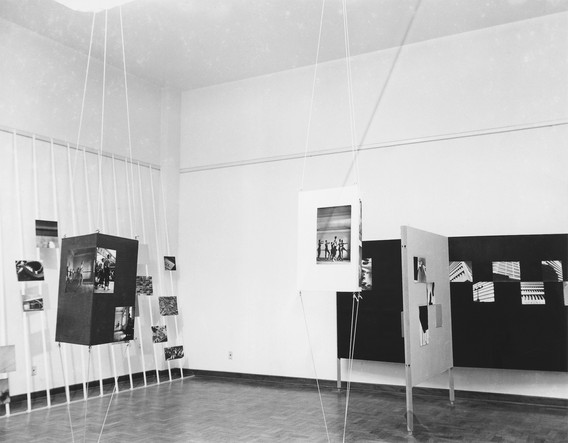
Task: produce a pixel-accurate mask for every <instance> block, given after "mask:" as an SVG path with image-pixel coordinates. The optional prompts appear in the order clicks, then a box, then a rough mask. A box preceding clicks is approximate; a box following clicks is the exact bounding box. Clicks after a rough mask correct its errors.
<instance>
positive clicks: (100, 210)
mask: <svg viewBox="0 0 568 443" xmlns="http://www.w3.org/2000/svg"><path fill="white" fill-rule="evenodd" d="M107 35H108V10H105V36H104V54H103V91H102V98H101V140H100V144H99V152H98V156H97V157H98V165H99V198H98V199H97V222H98V221H99V216H101V214H102V219H101V226H102V228H103V232H104V230H105V216H104V202H103V142H104V132H105V131H104V130H105V92H106V64H107Z"/></svg>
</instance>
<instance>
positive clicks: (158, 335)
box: [152, 325, 168, 343]
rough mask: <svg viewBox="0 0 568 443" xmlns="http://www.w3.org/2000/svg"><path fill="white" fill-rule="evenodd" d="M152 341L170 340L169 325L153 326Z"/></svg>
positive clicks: (162, 341)
mask: <svg viewBox="0 0 568 443" xmlns="http://www.w3.org/2000/svg"><path fill="white" fill-rule="evenodd" d="M152 341H153V342H154V343H164V342H166V341H168V328H167V326H165V325H164V326H152Z"/></svg>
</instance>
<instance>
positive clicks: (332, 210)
mask: <svg viewBox="0 0 568 443" xmlns="http://www.w3.org/2000/svg"><path fill="white" fill-rule="evenodd" d="M350 241H351V205H345V206H333V207H329V208H318V212H317V239H316V251H317V252H316V263H318V264H331V263H334V264H336V263H342V262H344V263H348V262H350V261H351V253H350V251H351V244H350Z"/></svg>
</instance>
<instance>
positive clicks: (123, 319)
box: [113, 306, 134, 342]
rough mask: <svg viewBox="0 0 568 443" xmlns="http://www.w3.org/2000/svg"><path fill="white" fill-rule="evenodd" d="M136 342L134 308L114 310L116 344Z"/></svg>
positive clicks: (122, 307)
mask: <svg viewBox="0 0 568 443" xmlns="http://www.w3.org/2000/svg"><path fill="white" fill-rule="evenodd" d="M130 340H134V306H118V307H116V308H115V309H114V338H113V341H114V342H119V341H130Z"/></svg>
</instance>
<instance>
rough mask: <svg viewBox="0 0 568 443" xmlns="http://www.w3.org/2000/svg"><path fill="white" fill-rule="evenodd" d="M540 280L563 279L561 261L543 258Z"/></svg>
mask: <svg viewBox="0 0 568 443" xmlns="http://www.w3.org/2000/svg"><path fill="white" fill-rule="evenodd" d="M541 263H542V281H563V280H564V278H563V274H564V273H563V272H562V261H560V260H543V261H542V262H541Z"/></svg>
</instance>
